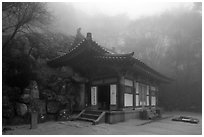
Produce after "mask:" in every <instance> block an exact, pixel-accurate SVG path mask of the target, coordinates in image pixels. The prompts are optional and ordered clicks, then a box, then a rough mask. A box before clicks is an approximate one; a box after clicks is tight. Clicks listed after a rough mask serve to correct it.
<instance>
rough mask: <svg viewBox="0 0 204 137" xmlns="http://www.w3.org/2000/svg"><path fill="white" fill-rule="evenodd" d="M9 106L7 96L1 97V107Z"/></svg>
mask: <svg viewBox="0 0 204 137" xmlns="http://www.w3.org/2000/svg"><path fill="white" fill-rule="evenodd" d="M10 105H11V102H10V100H9V97H8V96H3V97H2V106H3V107H9V106H10Z"/></svg>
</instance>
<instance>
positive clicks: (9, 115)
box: [2, 105, 15, 118]
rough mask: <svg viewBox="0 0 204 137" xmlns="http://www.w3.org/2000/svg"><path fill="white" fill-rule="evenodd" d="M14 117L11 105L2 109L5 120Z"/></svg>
mask: <svg viewBox="0 0 204 137" xmlns="http://www.w3.org/2000/svg"><path fill="white" fill-rule="evenodd" d="M14 115H15V111H14V107H13V106H12V105H11V106H10V107H3V108H2V116H3V117H5V118H12V117H13V116H14Z"/></svg>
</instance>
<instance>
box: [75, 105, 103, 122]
mask: <svg viewBox="0 0 204 137" xmlns="http://www.w3.org/2000/svg"><path fill="white" fill-rule="evenodd" d="M105 113H106V112H105V111H100V110H86V109H85V110H82V111H81V113H79V115H78V116H77V117H76V118H75V119H77V120H85V121H90V122H92V124H93V125H96V124H99V123H105Z"/></svg>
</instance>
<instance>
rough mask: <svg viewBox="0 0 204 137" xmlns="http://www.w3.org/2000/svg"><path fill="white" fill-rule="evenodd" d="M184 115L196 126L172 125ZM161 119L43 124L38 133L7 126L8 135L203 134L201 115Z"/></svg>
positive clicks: (172, 114) (174, 113)
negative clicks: (194, 122)
mask: <svg viewBox="0 0 204 137" xmlns="http://www.w3.org/2000/svg"><path fill="white" fill-rule="evenodd" d="M179 115H185V116H193V117H195V118H198V119H199V120H200V122H199V124H191V123H184V122H175V121H171V119H172V118H173V117H176V116H179ZM163 117H164V119H160V120H156V121H150V120H139V119H133V120H129V121H126V122H120V123H117V124H99V125H92V124H91V123H89V122H83V121H66V122H55V121H53V122H46V123H42V124H39V125H38V128H37V129H32V130H30V129H29V125H22V126H10V128H11V129H13V130H10V131H7V132H6V133H3V134H7V135H22V134H24V135H66V134H69V135H89V134H91V135H128V134H129V135H134V134H145V135H149V134H154V135H156V134H157V135H169V134H170V135H172V134H174V135H180V134H181V135H192V134H194V135H197V134H202V114H198V113H188V112H171V113H165V114H164V115H163Z"/></svg>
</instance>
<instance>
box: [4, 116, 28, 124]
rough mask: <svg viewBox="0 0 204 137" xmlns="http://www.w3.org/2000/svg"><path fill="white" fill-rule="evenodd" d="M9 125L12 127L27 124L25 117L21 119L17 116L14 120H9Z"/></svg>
mask: <svg viewBox="0 0 204 137" xmlns="http://www.w3.org/2000/svg"><path fill="white" fill-rule="evenodd" d="M8 124H10V125H21V124H25V119H24V118H23V117H20V116H15V117H14V118H12V119H9V121H8Z"/></svg>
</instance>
